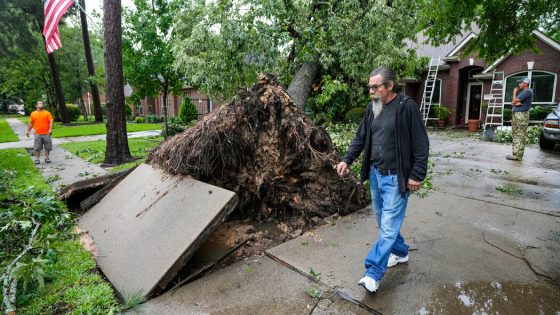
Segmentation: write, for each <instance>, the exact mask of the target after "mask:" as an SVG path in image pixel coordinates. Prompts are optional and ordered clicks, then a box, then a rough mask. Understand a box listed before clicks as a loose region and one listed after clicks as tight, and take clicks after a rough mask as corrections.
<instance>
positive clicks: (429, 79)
mask: <svg viewBox="0 0 560 315" xmlns="http://www.w3.org/2000/svg"><path fill="white" fill-rule="evenodd" d="M440 60H441V58H440V57H438V58H437V59H435V58H432V59H430V63H429V65H428V75H427V76H426V82H425V83H424V93H423V94H422V102H421V103H420V114H422V120H424V126H426V125H427V124H428V120H435V119H436V118H433V117H430V107H431V106H432V96H433V95H434V89H435V87H436V79H437V74H438V70H439V63H440Z"/></svg>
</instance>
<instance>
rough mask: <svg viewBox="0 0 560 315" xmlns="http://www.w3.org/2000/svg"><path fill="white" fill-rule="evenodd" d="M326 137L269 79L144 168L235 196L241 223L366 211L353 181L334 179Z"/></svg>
mask: <svg viewBox="0 0 560 315" xmlns="http://www.w3.org/2000/svg"><path fill="white" fill-rule="evenodd" d="M338 161H340V157H339V156H338V154H337V153H336V151H335V149H334V147H333V144H332V141H331V139H330V137H329V135H328V134H327V132H326V131H325V130H324V129H323V128H321V127H317V126H315V125H314V124H313V123H312V122H311V121H310V120H309V119H308V118H306V117H305V116H304V115H303V114H302V113H300V112H298V110H297V108H296V106H295V105H294V103H293V102H292V100H291V98H290V96H289V95H288V93H287V92H286V90H285V89H284V87H282V86H281V85H280V84H279V83H278V82H277V81H276V79H275V77H274V76H272V75H264V74H261V75H259V82H258V83H256V84H255V85H254V86H253V87H252V88H251V89H247V90H243V91H240V92H239V93H238V95H237V96H235V97H234V98H233V99H232V100H231V101H230V102H228V103H226V104H224V105H222V106H221V107H220V108H218V109H217V110H215V111H213V112H212V113H210V114H209V115H207V116H206V117H205V118H204V119H203V120H202V121H200V122H199V123H198V124H197V125H195V126H194V127H192V128H190V129H187V130H186V131H184V132H183V133H180V134H178V135H175V136H174V137H172V138H169V139H168V140H166V141H164V142H162V143H161V144H160V145H159V146H158V147H157V148H156V149H154V150H153V151H152V152H151V154H150V156H149V157H148V163H149V164H151V165H153V166H155V167H159V168H162V169H164V170H165V171H166V172H168V173H171V174H182V175H189V176H192V177H193V178H195V179H197V180H200V181H203V182H206V183H209V184H212V185H215V186H219V187H222V188H225V189H229V190H232V191H234V192H236V193H237V194H238V196H239V204H238V210H239V211H240V214H241V215H242V216H246V217H252V218H255V219H259V220H262V219H265V218H267V217H269V216H271V215H275V216H285V215H295V216H303V217H307V218H309V217H312V216H320V217H326V216H330V215H332V214H335V213H338V214H347V213H350V212H353V211H356V210H358V209H361V208H363V207H364V206H365V205H367V199H366V194H365V190H364V189H363V187H362V186H361V185H359V184H358V183H357V181H356V179H355V177H354V175H352V174H349V175H346V176H343V177H340V176H339V175H338V174H337V173H336V170H335V169H334V168H333V166H334V165H336V163H338Z"/></svg>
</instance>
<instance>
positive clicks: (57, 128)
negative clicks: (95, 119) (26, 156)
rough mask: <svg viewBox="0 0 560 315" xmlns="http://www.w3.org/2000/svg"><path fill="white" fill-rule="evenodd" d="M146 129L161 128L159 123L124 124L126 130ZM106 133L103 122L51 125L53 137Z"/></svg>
mask: <svg viewBox="0 0 560 315" xmlns="http://www.w3.org/2000/svg"><path fill="white" fill-rule="evenodd" d="M146 130H161V124H137V123H127V124H126V131H127V132H134V131H146ZM106 133H107V129H106V127H105V123H99V124H96V123H78V124H77V125H72V126H64V125H61V124H60V123H55V125H54V127H53V138H64V137H77V136H90V135H102V134H106Z"/></svg>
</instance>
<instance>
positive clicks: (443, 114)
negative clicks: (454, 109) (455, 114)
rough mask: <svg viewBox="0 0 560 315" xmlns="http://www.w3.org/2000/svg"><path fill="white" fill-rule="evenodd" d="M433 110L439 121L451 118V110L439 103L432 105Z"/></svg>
mask: <svg viewBox="0 0 560 315" xmlns="http://www.w3.org/2000/svg"><path fill="white" fill-rule="evenodd" d="M431 110H432V111H433V113H434V115H435V117H436V118H437V119H439V120H446V119H447V118H448V117H449V116H451V110H450V109H449V108H447V107H445V106H443V105H441V104H439V103H435V104H433V105H432V107H431Z"/></svg>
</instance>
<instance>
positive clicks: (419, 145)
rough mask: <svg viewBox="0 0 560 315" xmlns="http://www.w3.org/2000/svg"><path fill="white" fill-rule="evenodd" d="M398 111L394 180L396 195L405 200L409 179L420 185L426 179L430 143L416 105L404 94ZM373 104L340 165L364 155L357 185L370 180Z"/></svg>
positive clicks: (400, 96) (369, 107)
mask: <svg viewBox="0 0 560 315" xmlns="http://www.w3.org/2000/svg"><path fill="white" fill-rule="evenodd" d="M396 97H398V98H400V101H399V103H398V105H397V106H398V107H397V114H396V117H395V119H396V123H395V141H396V143H397V178H398V182H399V191H400V192H401V194H402V195H403V196H404V195H405V193H406V191H407V190H408V187H407V183H408V179H409V178H410V179H412V180H415V181H418V182H421V181H423V180H424V178H425V177H426V172H427V169H428V154H429V146H430V143H429V140H428V133H427V132H426V128H425V127H424V123H423V121H422V118H421V117H420V112H419V111H418V108H417V106H416V102H414V100H412V99H411V98H409V97H408V96H405V95H403V94H400V93H399V94H398V95H397V96H396ZM373 117H374V115H373V111H372V104H371V103H370V104H369V105H368V107H367V109H366V112H365V114H364V117H363V118H362V121H361V123H360V127H358V130H357V131H356V135H355V136H354V140H352V144H350V147H349V148H348V153H346V155H345V156H344V158H343V159H342V161H344V162H346V164H348V165H350V164H352V162H354V160H355V159H356V158H357V157H358V156H359V155H360V153H361V152H362V150H364V149H365V151H364V160H363V164H362V172H361V175H360V181H361V182H364V181H366V180H367V179H368V178H369V172H370V166H371V165H370V154H371V130H370V129H371V124H372V122H373Z"/></svg>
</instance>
